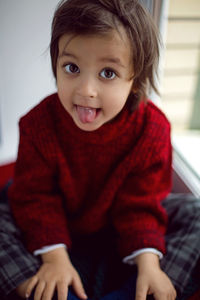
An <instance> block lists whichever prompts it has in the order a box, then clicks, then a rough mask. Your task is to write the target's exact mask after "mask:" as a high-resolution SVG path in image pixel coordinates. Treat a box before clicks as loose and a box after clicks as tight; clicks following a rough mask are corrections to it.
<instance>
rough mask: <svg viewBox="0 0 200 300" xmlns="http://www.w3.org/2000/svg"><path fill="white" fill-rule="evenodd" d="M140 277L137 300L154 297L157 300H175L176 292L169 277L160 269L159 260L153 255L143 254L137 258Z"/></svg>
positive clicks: (138, 279) (137, 286) (137, 285)
mask: <svg viewBox="0 0 200 300" xmlns="http://www.w3.org/2000/svg"><path fill="white" fill-rule="evenodd" d="M136 263H137V266H138V277H137V283H136V297H135V300H146V297H147V295H151V294H152V295H153V296H154V298H155V300H174V299H176V290H175V288H174V286H173V285H172V283H171V281H170V279H169V277H168V276H167V275H166V274H165V273H164V272H163V271H162V270H161V269H160V266H159V259H158V257H157V255H155V254H153V253H143V254H141V255H139V256H138V257H136Z"/></svg>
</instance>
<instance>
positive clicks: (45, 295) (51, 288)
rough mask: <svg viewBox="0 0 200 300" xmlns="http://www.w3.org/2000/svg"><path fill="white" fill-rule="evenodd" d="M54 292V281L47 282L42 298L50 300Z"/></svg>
mask: <svg viewBox="0 0 200 300" xmlns="http://www.w3.org/2000/svg"><path fill="white" fill-rule="evenodd" d="M54 292H55V283H51V284H47V285H46V287H45V290H44V293H43V295H42V299H44V300H51V299H52V298H53V294H54Z"/></svg>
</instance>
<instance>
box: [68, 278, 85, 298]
mask: <svg viewBox="0 0 200 300" xmlns="http://www.w3.org/2000/svg"><path fill="white" fill-rule="evenodd" d="M72 287H73V289H74V291H75V293H76V295H77V296H78V297H79V298H81V299H87V298H88V297H87V295H86V293H85V290H84V288H83V284H82V282H81V279H80V277H79V275H78V273H75V275H74V278H73V280H72Z"/></svg>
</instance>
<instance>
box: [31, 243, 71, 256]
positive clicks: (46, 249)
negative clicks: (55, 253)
mask: <svg viewBox="0 0 200 300" xmlns="http://www.w3.org/2000/svg"><path fill="white" fill-rule="evenodd" d="M61 247H64V248H66V249H67V246H66V245H65V244H54V245H50V246H44V247H42V248H41V249H38V250H35V251H33V255H35V256H37V255H40V254H43V253H47V252H49V251H52V250H55V249H57V248H61Z"/></svg>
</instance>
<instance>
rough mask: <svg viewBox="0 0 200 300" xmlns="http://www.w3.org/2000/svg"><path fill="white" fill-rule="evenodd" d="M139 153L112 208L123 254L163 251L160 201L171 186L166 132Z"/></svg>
mask: <svg viewBox="0 0 200 300" xmlns="http://www.w3.org/2000/svg"><path fill="white" fill-rule="evenodd" d="M139 155H140V170H139V171H137V172H136V171H135V170H132V171H131V172H130V173H129V174H128V176H127V178H126V180H125V181H124V183H123V185H122V186H121V188H120V190H119V193H118V196H117V198H116V201H115V203H114V205H113V207H112V212H111V215H112V223H113V225H114V227H115V229H116V231H117V235H118V248H119V253H120V255H121V256H122V257H125V256H128V255H130V254H131V253H132V252H133V251H136V250H138V249H142V248H155V249H157V250H159V251H161V252H162V253H165V239H164V234H165V231H166V226H167V215H166V212H165V210H164V208H163V207H162V205H161V201H162V200H163V199H164V198H165V197H166V196H167V194H168V193H169V192H170V190H171V173H172V168H171V142H170V135H169V132H168V133H167V135H166V137H162V141H159V142H158V143H157V139H155V140H154V141H153V140H152V141H151V146H150V147H149V151H148V154H147V152H146V151H145V148H143V151H140V154H139ZM130 164H131V162H130Z"/></svg>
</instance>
